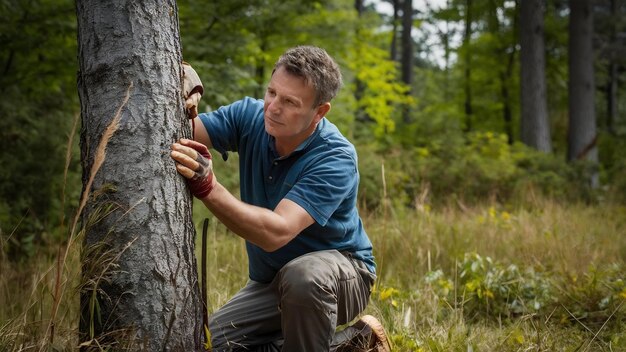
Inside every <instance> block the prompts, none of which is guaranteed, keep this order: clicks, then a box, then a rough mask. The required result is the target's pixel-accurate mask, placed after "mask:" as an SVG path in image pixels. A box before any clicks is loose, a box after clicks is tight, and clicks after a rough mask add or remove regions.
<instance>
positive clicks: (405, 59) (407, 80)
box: [400, 0, 415, 123]
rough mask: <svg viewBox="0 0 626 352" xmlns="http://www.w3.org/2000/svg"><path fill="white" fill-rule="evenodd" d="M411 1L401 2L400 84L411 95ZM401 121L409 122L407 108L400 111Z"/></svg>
mask: <svg viewBox="0 0 626 352" xmlns="http://www.w3.org/2000/svg"><path fill="white" fill-rule="evenodd" d="M412 32H413V1H412V0H402V40H401V42H402V59H401V60H400V61H401V65H402V83H404V84H406V86H407V87H409V89H408V90H407V92H406V94H407V95H411V85H412V83H413V68H414V67H413V62H414V61H415V60H413V57H414V56H415V53H414V52H413V35H412ZM402 114H403V116H402V119H403V121H404V123H409V122H411V110H410V108H409V106H405V108H404V109H403V111H402Z"/></svg>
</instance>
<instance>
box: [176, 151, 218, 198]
mask: <svg viewBox="0 0 626 352" xmlns="http://www.w3.org/2000/svg"><path fill="white" fill-rule="evenodd" d="M172 149H173V151H172V154H171V156H172V158H173V159H174V160H175V161H177V162H178V164H177V165H176V169H177V170H178V172H179V173H180V174H181V175H183V176H184V177H185V178H186V179H187V185H189V189H190V190H191V193H192V194H193V195H194V196H195V197H197V198H199V199H202V198H204V197H206V196H208V195H209V193H211V191H212V190H213V178H214V177H213V157H212V156H211V153H210V152H209V149H208V148H207V147H206V146H205V145H204V144H202V143H199V142H196V141H193V140H190V139H181V140H180V141H179V143H174V144H173V145H172Z"/></svg>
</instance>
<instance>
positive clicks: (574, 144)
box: [567, 0, 599, 188]
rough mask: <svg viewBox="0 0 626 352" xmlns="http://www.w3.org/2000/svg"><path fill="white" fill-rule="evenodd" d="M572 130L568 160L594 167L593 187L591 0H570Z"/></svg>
mask: <svg viewBox="0 0 626 352" xmlns="http://www.w3.org/2000/svg"><path fill="white" fill-rule="evenodd" d="M569 75H570V77H569V130H568V138H567V142H568V149H567V159H568V160H569V161H576V160H586V161H587V162H589V164H590V165H591V176H590V184H591V185H592V187H594V188H595V187H597V186H598V183H599V179H598V171H597V163H598V149H597V145H596V143H597V134H596V113H595V105H594V104H595V98H594V97H595V79H594V53H593V6H592V2H591V1H590V0H570V23H569Z"/></svg>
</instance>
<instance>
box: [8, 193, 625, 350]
mask: <svg viewBox="0 0 626 352" xmlns="http://www.w3.org/2000/svg"><path fill="white" fill-rule="evenodd" d="M625 210H626V209H625V208H624V207H622V206H616V205H599V206H593V207H588V206H585V205H583V204H558V203H554V202H551V201H548V200H541V201H538V203H537V204H535V205H534V206H525V207H518V208H515V207H511V208H507V207H503V206H500V205H497V204H487V205H481V206H473V207H471V208H466V207H452V206H451V207H445V208H440V209H429V208H428V207H427V206H418V207H416V208H415V209H404V208H403V209H397V208H396V209H393V208H388V209H386V210H383V209H380V210H378V211H372V212H366V214H365V216H364V222H365V226H366V229H367V230H368V232H369V235H370V237H371V238H372V241H373V243H374V248H375V253H374V254H375V256H376V258H377V260H378V262H379V263H382V265H380V266H379V268H378V275H379V278H378V283H377V286H376V289H375V291H374V292H373V295H372V300H371V304H370V306H369V307H368V310H367V311H368V312H369V313H372V314H375V315H377V316H379V317H380V318H381V319H382V320H383V321H384V323H385V324H386V327H387V329H388V332H389V333H390V334H391V335H392V337H393V339H394V341H395V343H396V346H397V348H398V351H468V350H473V351H526V350H532V351H620V350H621V351H625V350H626V333H625V332H624V331H625V330H626V329H625V327H626V325H625V324H626V307H625V305H624V304H623V303H624V301H626V284H624V282H625V281H626V277H625V276H624V272H625V271H624V269H625V268H626V265H625V263H626V236H624V234H626V217H625V214H626V212H625ZM194 211H195V214H194V218H195V219H196V225H197V229H198V230H200V229H201V223H202V219H203V218H204V217H209V218H211V219H212V221H211V222H210V226H209V231H208V235H209V236H208V237H209V241H208V246H207V247H208V248H207V251H208V263H207V266H208V269H209V270H208V288H209V292H208V297H209V298H208V310H209V312H211V311H213V310H215V309H217V308H218V307H219V306H221V305H222V304H224V303H225V302H226V301H227V300H228V299H229V297H230V296H232V295H233V294H234V293H235V292H236V291H237V290H238V289H239V288H240V287H242V286H243V284H244V283H245V281H246V279H247V261H246V255H245V246H244V243H243V241H242V240H240V239H239V238H238V237H237V236H235V235H234V234H232V233H229V232H228V231H227V230H226V229H225V228H224V227H223V225H221V224H220V223H218V222H217V221H216V220H214V219H213V218H212V217H211V216H210V214H209V213H208V211H207V210H206V209H203V208H202V207H201V206H196V207H195V208H194ZM199 238H200V236H198V239H199ZM58 246H59V247H56V248H61V247H60V246H61V245H60V244H59V245H58ZM197 250H198V253H197V254H198V258H199V257H200V252H199V251H200V250H201V248H200V245H199V240H198V245H197ZM62 252H63V251H61V250H58V249H56V250H55V249H54V248H51V249H49V250H45V249H43V252H42V255H40V256H37V257H34V258H33V259H32V260H31V261H29V262H27V263H22V264H17V263H11V262H9V261H8V260H7V258H6V257H5V256H4V255H2V254H0V255H2V257H0V267H1V269H2V275H1V276H0V298H1V299H2V302H3V304H0V351H29V350H36V349H37V347H38V346H40V345H39V344H40V343H41V341H44V340H45V339H46V331H47V330H48V325H49V323H50V319H51V316H52V311H53V307H54V304H55V297H54V292H55V285H56V284H55V272H56V267H57V265H58V264H57V260H58V256H59V255H60V254H61V253H62ZM0 253H2V252H1V251H0ZM468 253H473V254H475V256H470V257H467V256H466V255H467V254H468ZM79 254H80V253H79V245H78V244H77V242H73V243H72V244H70V247H69V248H68V255H67V261H66V265H65V268H66V269H65V270H64V271H63V275H62V280H61V282H60V285H62V286H63V288H64V290H65V292H66V295H64V296H63V298H62V300H61V301H60V302H59V307H58V313H57V318H56V324H55V327H56V331H55V336H56V337H55V340H54V342H53V343H51V342H49V343H48V346H47V347H51V346H53V347H54V348H56V349H57V350H72V349H73V348H75V347H76V345H77V341H78V340H77V338H76V335H77V326H78V307H79V302H78V285H79V284H80V260H79ZM467 258H470V259H467ZM477 258H482V259H480V260H484V259H485V258H489V260H490V263H492V264H491V265H492V268H494V271H493V272H497V270H496V269H497V268H499V269H498V270H500V271H501V272H507V270H509V269H508V268H509V266H510V265H515V266H516V267H518V268H520V270H521V271H524V270H526V269H529V268H533V270H534V273H535V274H534V275H537V276H520V279H519V280H525V279H526V278H528V279H529V280H534V281H532V282H540V281H541V280H545V282H547V283H548V284H550V285H552V287H553V288H554V289H553V290H552V291H550V292H551V296H550V297H548V298H549V299H547V301H546V302H543V303H544V304H545V306H542V309H538V310H528V311H526V312H522V313H519V314H507V313H506V312H502V311H499V312H496V311H495V309H497V307H498V306H497V305H495V303H497V299H498V297H497V296H496V297H494V298H493V299H492V302H486V303H485V302H482V301H481V300H480V298H479V297H478V296H477V295H476V292H475V291H469V289H468V287H469V286H468V285H467V282H465V283H464V282H463V280H466V279H463V278H462V277H461V270H462V269H463V267H462V264H463V260H469V262H467V263H469V265H471V264H473V263H474V262H477V263H479V264H481V263H482V264H484V263H487V262H486V261H480V262H479V259H477ZM482 264H481V265H482ZM487 269H488V268H487ZM438 271H439V273H440V275H441V276H440V277H439V279H437V280H435V281H428V280H426V279H425V278H427V277H429V275H431V276H432V273H435V272H438ZM476 275H478V274H476ZM524 275H527V274H524ZM477 277H478V278H480V277H479V276H477ZM619 280H622V286H619ZM529 282H531V281H529ZM541 282H543V281H541ZM522 283H524V282H522ZM499 284H501V285H502V286H505V285H508V283H506V282H500V283H499ZM611 284H614V285H615V287H614V288H612V289H608V288H607V285H611ZM447 285H448V286H447ZM494 287H496V288H497V286H494ZM507 287H509V286H507ZM446 289H447V291H448V292H443V293H442V291H444V290H446ZM611 290H613V291H611ZM444 293H445V294H444ZM607 297H608V299H610V300H612V301H611V302H610V304H608V303H607V304H605V307H604V308H602V307H601V306H599V304H601V303H602V302H601V301H602V300H603V299H607ZM481 302H482V303H481ZM494 302H495V303H494ZM620 302H621V303H620ZM503 303H506V302H503ZM605 303H606V302H605ZM489 309H492V310H491V311H487V310H489ZM603 309H604V310H603ZM594 314H595V315H594Z"/></svg>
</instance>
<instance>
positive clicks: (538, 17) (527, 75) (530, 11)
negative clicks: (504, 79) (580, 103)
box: [520, 0, 552, 153]
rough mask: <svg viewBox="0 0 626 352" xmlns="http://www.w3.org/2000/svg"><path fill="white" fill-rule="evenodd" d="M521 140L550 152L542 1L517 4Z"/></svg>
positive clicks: (524, 1) (534, 0) (530, 0)
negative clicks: (518, 15)
mask: <svg viewBox="0 0 626 352" xmlns="http://www.w3.org/2000/svg"><path fill="white" fill-rule="evenodd" d="M520 6H521V10H520V12H521V21H520V27H521V28H520V44H521V50H520V71H521V89H520V91H521V118H520V120H521V121H520V122H521V131H520V135H521V140H522V143H524V144H526V145H528V146H530V147H533V148H535V149H537V150H539V151H542V152H546V153H549V152H551V151H552V143H551V141H550V122H549V119H548V101H547V89H546V55H545V44H544V34H543V32H544V31H543V14H544V1H543V0H523V1H521V5H520Z"/></svg>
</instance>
